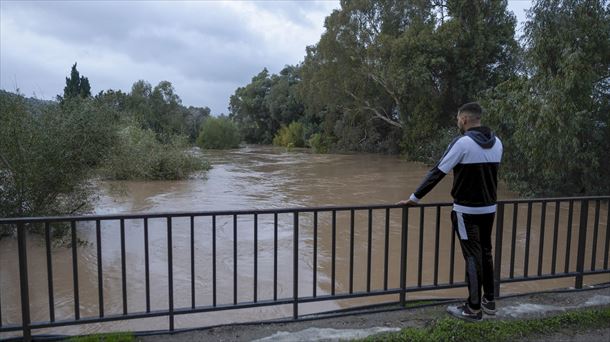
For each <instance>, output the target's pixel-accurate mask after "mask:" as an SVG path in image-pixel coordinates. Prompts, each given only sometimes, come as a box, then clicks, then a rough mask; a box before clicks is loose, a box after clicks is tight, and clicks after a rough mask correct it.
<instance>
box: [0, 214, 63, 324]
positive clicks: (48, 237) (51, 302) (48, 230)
mask: <svg viewBox="0 0 610 342" xmlns="http://www.w3.org/2000/svg"><path fill="white" fill-rule="evenodd" d="M44 238H45V247H46V252H47V287H48V294H49V320H50V321H51V322H55V298H54V290H53V260H52V257H51V227H50V225H49V222H45V223H44ZM1 322H2V320H1V319H0V324H2V323H1Z"/></svg>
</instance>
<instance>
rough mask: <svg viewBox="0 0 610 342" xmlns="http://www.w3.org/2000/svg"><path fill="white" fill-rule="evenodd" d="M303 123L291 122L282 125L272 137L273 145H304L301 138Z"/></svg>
mask: <svg viewBox="0 0 610 342" xmlns="http://www.w3.org/2000/svg"><path fill="white" fill-rule="evenodd" d="M303 134H304V131H303V124H302V123H300V122H292V123H291V124H290V125H288V126H283V127H282V128H280V130H279V131H278V132H277V134H276V135H275V137H273V145H276V146H283V147H305V139H304V138H303Z"/></svg>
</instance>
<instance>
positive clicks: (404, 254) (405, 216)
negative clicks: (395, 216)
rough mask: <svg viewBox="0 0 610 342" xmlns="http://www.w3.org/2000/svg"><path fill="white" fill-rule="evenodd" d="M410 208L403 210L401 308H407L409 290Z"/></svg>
mask: <svg viewBox="0 0 610 342" xmlns="http://www.w3.org/2000/svg"><path fill="white" fill-rule="evenodd" d="M408 210H409V208H408V207H406V206H405V207H403V208H402V234H401V236H402V239H401V243H400V306H403V307H404V306H405V300H406V289H407V260H406V259H407V230H408V227H407V226H408V220H409V216H408V215H409V213H408Z"/></svg>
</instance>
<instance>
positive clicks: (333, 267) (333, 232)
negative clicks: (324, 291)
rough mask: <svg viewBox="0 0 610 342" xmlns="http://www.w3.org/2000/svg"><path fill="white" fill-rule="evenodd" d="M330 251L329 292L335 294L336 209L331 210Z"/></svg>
mask: <svg viewBox="0 0 610 342" xmlns="http://www.w3.org/2000/svg"><path fill="white" fill-rule="evenodd" d="M331 245H332V246H331V253H332V257H331V259H332V260H331V263H332V265H331V277H330V278H331V280H330V282H331V285H330V294H331V295H333V296H334V295H335V263H336V256H337V249H336V246H337V211H336V210H333V213H332V237H331Z"/></svg>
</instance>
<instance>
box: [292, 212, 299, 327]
mask: <svg viewBox="0 0 610 342" xmlns="http://www.w3.org/2000/svg"><path fill="white" fill-rule="evenodd" d="M293 238H294V241H293V252H292V276H293V279H292V284H293V287H292V297H293V304H292V318H293V319H295V320H297V319H298V318H299V212H298V211H295V212H294V223H293Z"/></svg>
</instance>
